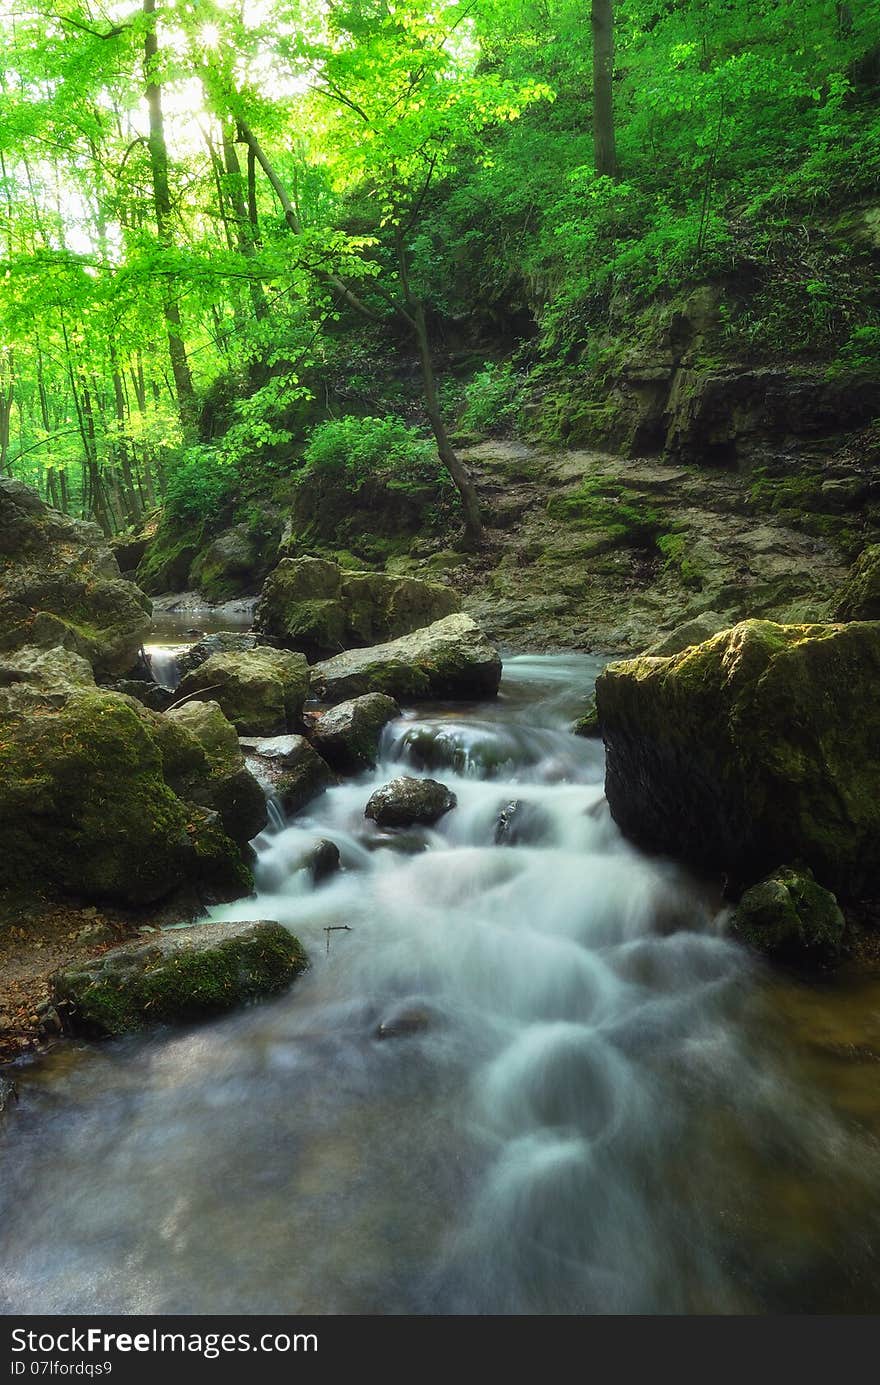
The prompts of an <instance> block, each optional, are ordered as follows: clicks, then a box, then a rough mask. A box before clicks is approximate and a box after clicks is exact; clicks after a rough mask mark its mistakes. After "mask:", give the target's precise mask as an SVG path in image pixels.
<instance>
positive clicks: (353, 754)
mask: <svg viewBox="0 0 880 1385" xmlns="http://www.w3.org/2000/svg"><path fill="white" fill-rule="evenodd" d="M399 716H400V708H399V707H398V705H397V703H396V702H395V701H394V698H393V697H386V696H385V695H384V693H365V694H364V696H363V697H355V698H352V699H351V700H350V701H349V702H340V703H339V704H338V706H336V707H331V708H330V710H329V711H327V712H324V713H323V715H322V716H320V717H319V718H318V720H317V721H316V722H315V726H314V730H313V731H312V741H313V743H314V745H315V746H316V748H317V749H318V750H319V751H320V752H321V755H322V756H323V757H324V759H325V760H326V761H327V763H328V764H329V765H332V766H333V768H334V769H335V770H338V771H339V773H340V774H356V773H357V772H358V771H359V770H362V769H375V766H376V760H377V758H378V754H379V741H380V739H381V736H382V730H383V728H384V727H385V726H387V724H388V722H389V721H393V720H394V719H395V717H399Z"/></svg>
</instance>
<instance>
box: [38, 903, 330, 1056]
mask: <svg viewBox="0 0 880 1385" xmlns="http://www.w3.org/2000/svg"><path fill="white" fill-rule="evenodd" d="M221 928H222V925H218V931H219V929H221ZM139 960H140V961H142V959H136V958H132V959H131V964H130V965H125V959H122V961H121V962H116V961H115V959H113V958H112V954H111V958H110V960H108V963H107V964H106V965H105V966H102V967H101V968H99V970H98V971H97V974H89V973H87V972H81V973H77V972H71V973H67V974H66V975H65V976H64V977H63V978H62V979H61V982H60V986H59V998H60V999H62V1000H64V1001H66V1002H67V1003H69V1004H72V1006H73V1007H74V1011H73V1014H74V1022H75V1027H76V1028H77V1029H78V1030H80V1031H85V1032H87V1033H98V1034H104V1035H110V1036H113V1035H120V1034H126V1033H130V1032H132V1031H133V1030H138V1029H142V1028H143V1027H144V1026H145V1025H147V1024H154V1023H169V1022H179V1021H186V1020H197V1019H202V1018H206V1017H209V1016H211V1015H216V1014H222V1013H223V1012H224V1011H226V1010H230V1009H232V1008H233V1007H235V1006H239V1005H243V1004H246V1003H247V1002H249V1001H253V1000H256V999H258V998H259V997H261V996H265V995H270V994H273V993H276V992H278V991H281V990H284V989H285V988H286V987H287V986H289V985H290V983H291V982H292V981H293V980H294V979H295V977H296V976H298V975H299V974H300V973H301V972H302V971H303V970H304V969H305V967H306V966H307V958H306V954H305V952H304V951H303V948H302V946H301V944H300V943H299V941H298V939H296V938H295V937H293V936H292V934H289V933H287V931H286V930H285V929H283V928H281V927H280V926H279V925H277V924H272V925H258V926H257V927H255V928H254V929H252V930H250V931H249V932H248V933H246V934H244V935H239V936H237V937H234V938H229V939H226V940H223V941H218V943H217V944H216V945H215V946H212V947H204V948H198V949H190V948H188V947H186V946H185V945H184V946H182V947H181V948H180V949H179V950H176V951H172V952H170V953H168V952H165V953H163V952H162V951H161V950H160V949H159V948H157V949H156V950H155V954H154V955H149V952H148V955H147V960H146V964H145V965H143V964H138V962H139Z"/></svg>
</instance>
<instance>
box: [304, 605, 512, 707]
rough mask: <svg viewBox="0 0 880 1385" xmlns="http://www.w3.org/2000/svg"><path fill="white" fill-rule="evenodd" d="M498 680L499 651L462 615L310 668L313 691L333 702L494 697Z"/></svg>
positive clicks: (475, 624)
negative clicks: (369, 697) (372, 696)
mask: <svg viewBox="0 0 880 1385" xmlns="http://www.w3.org/2000/svg"><path fill="white" fill-rule="evenodd" d="M500 681H501V660H500V658H499V656H498V651H497V650H496V649H494V648H493V647H492V645H491V644H490V643H489V641H488V640H487V639H486V637H485V635H484V634H483V633H482V631H481V630H480V628H479V626H478V625H477V623H476V621H474V620H472V619H471V617H470V616H466V615H461V614H459V615H451V616H447V617H446V618H445V619H444V620H437V621H434V623H433V624H432V625H428V626H426V627H425V628H424V629H422V630H415V631H413V633H412V634H410V635H403V636H402V637H401V638H400V639H397V640H390V641H389V642H388V643H387V644H377V645H372V646H370V647H369V648H367V649H349V650H347V651H346V652H345V653H344V654H338V655H336V656H335V658H332V659H327V660H325V661H324V662H323V663H319V664H315V665H314V667H313V668H312V690H313V692H315V693H316V694H317V696H318V697H320V698H322V699H323V700H324V701H326V702H333V703H336V702H342V701H344V700H345V699H347V698H353V697H361V696H363V694H364V693H371V692H378V693H385V694H386V695H387V696H389V697H393V698H397V699H404V698H410V699H414V700H425V699H428V698H438V699H439V698H454V699H458V698H480V697H494V695H495V694H496V693H497V691H498V685H499V683H500Z"/></svg>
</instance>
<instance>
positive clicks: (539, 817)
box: [495, 798, 552, 846]
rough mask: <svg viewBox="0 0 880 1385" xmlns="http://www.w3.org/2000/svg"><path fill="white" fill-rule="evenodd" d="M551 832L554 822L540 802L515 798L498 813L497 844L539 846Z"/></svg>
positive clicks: (496, 825)
mask: <svg viewBox="0 0 880 1385" xmlns="http://www.w3.org/2000/svg"><path fill="white" fill-rule="evenodd" d="M551 834H552V823H551V821H550V820H549V818H548V816H547V813H546V812H545V810H544V809H543V808H542V807H541V806H540V804H537V803H528V802H526V801H525V800H524V799H521V798H515V799H514V800H513V801H512V802H511V803H508V804H507V806H506V807H505V808H502V810H501V812H500V813H499V814H498V821H497V822H496V824H495V845H496V846H539V845H540V844H541V843H542V842H546V841H547V840H548V838H549V837H550V836H551Z"/></svg>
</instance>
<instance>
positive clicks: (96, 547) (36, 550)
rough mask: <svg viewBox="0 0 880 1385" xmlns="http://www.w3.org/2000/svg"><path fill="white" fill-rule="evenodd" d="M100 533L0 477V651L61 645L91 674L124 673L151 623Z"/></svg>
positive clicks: (141, 597)
mask: <svg viewBox="0 0 880 1385" xmlns="http://www.w3.org/2000/svg"><path fill="white" fill-rule="evenodd" d="M150 610H151V607H150V602H149V600H148V599H147V597H146V596H144V594H143V592H142V591H140V590H139V589H138V588H137V587H136V586H134V584H133V583H131V582H126V581H124V580H123V579H122V577H121V576H120V573H119V566H118V564H117V562H116V559H115V558H114V557H113V554H112V553H111V551H110V549H109V547H108V546H107V542H106V540H105V539H104V536H103V534H102V533H101V530H100V529H99V528H98V527H97V525H95V524H86V523H83V522H82V521H81V520H77V519H71V518H70V517H69V516H67V515H62V514H61V513H59V511H57V510H52V509H50V508H49V506H48V505H45V504H44V503H43V501H42V500H41V499H40V497H39V496H38V495H37V494H36V492H35V491H32V490H31V489H30V488H29V487H28V486H24V485H22V484H21V482H19V481H11V480H8V479H6V478H3V479H0V650H2V651H9V650H14V649H18V648H20V647H21V646H22V645H32V646H39V647H40V648H44V649H47V648H51V647H53V646H61V647H63V648H64V649H69V650H71V651H73V652H74V653H75V654H80V655H82V657H83V658H85V659H87V660H88V662H89V663H90V664H91V665H92V667H93V669H94V670H95V672H96V673H97V674H100V675H103V676H110V677H112V676H114V675H122V674H125V673H128V672H129V671H130V670H131V669H132V668H133V667H134V665H135V664H136V662H137V657H138V650H139V648H140V646H141V644H142V643H143V640H144V638H145V636H146V634H147V632H148V630H149V629H150V626H151V624H152V621H151V616H150Z"/></svg>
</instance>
